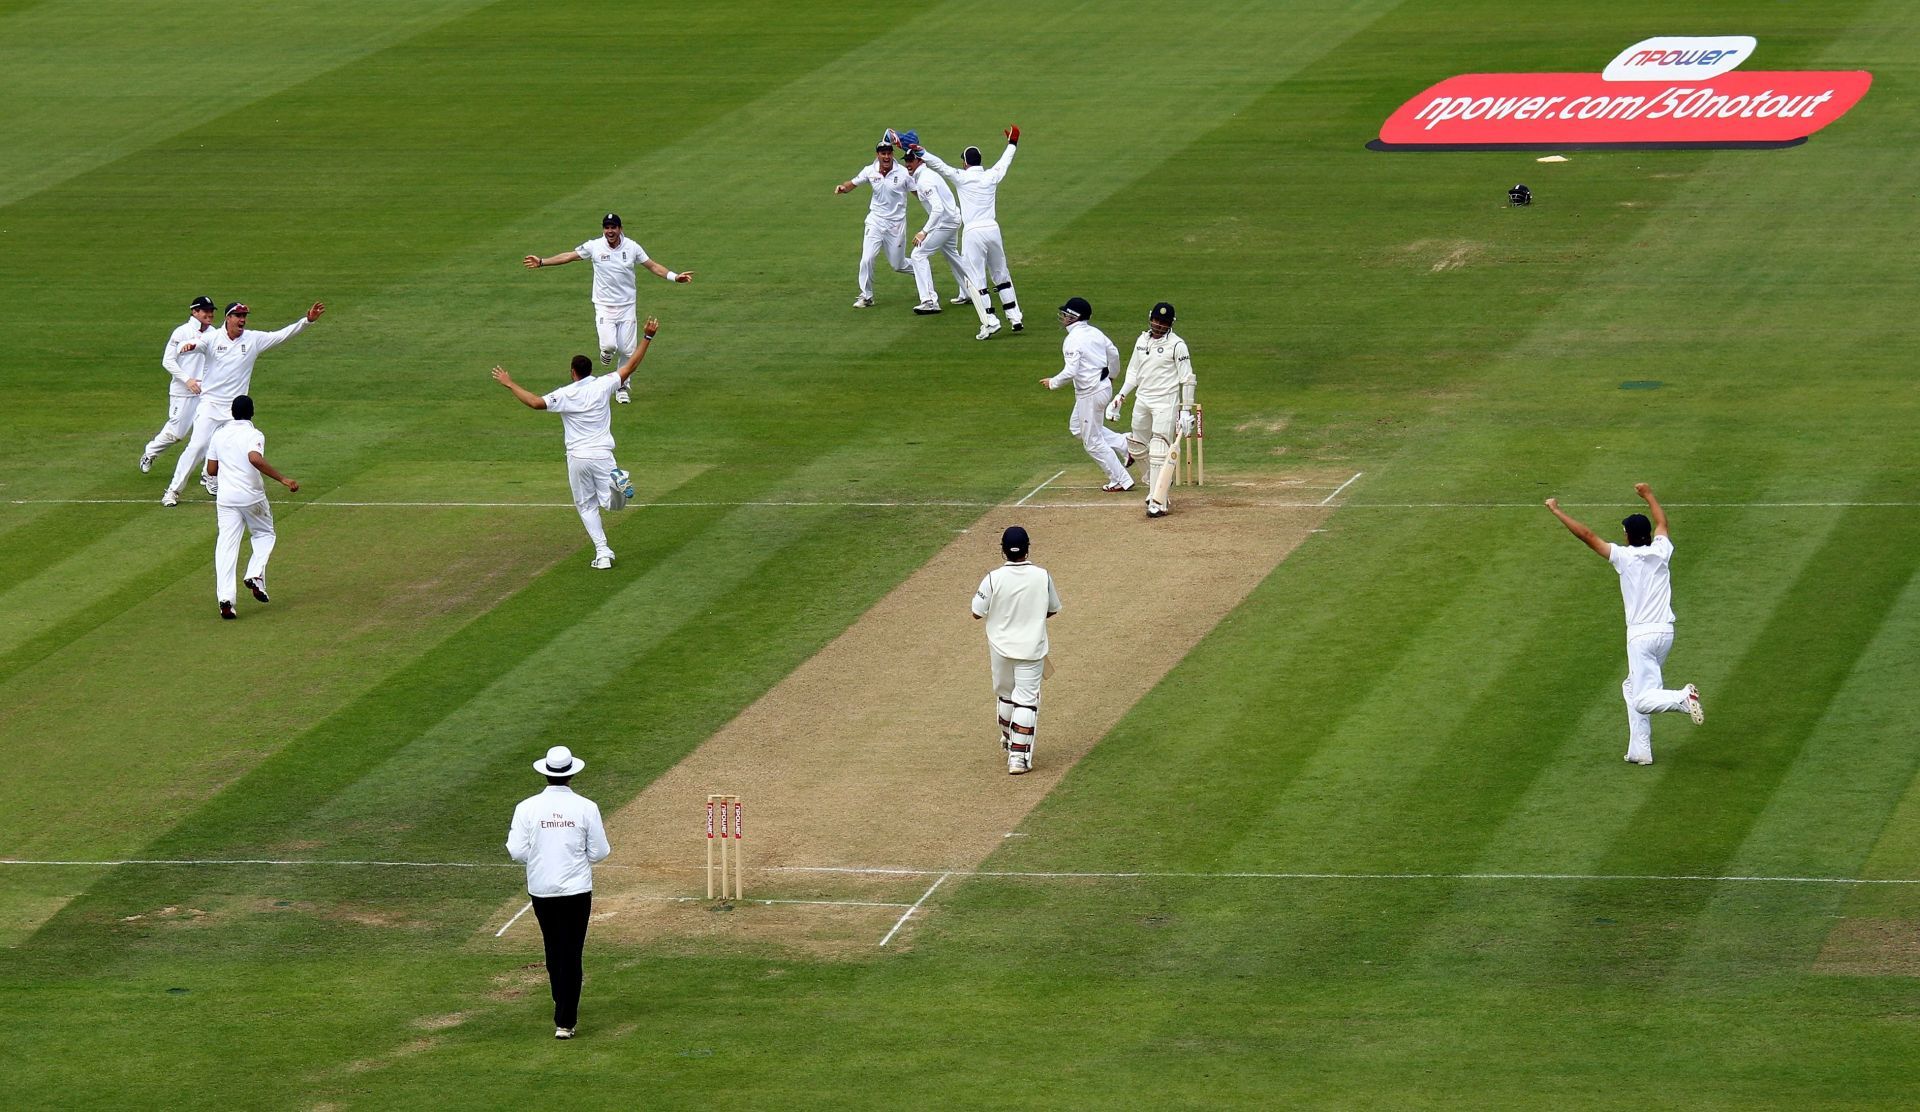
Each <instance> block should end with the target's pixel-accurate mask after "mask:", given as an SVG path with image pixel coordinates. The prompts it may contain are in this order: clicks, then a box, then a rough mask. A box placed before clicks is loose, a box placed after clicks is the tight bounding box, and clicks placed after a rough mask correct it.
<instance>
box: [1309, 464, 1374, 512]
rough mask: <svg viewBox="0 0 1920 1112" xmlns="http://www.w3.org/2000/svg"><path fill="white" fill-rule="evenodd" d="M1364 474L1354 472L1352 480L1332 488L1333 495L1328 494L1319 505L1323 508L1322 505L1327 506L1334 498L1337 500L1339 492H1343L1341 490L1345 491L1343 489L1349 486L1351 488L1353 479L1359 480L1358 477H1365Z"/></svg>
mask: <svg viewBox="0 0 1920 1112" xmlns="http://www.w3.org/2000/svg"><path fill="white" fill-rule="evenodd" d="M1365 474H1366V472H1365V471H1355V472H1354V473H1353V479H1348V480H1347V481H1346V482H1344V483H1341V484H1340V485H1339V486H1337V487H1334V488H1333V493H1332V494H1329V495H1327V496H1326V497H1325V498H1324V499H1322V500H1321V501H1320V504H1321V505H1322V506H1324V505H1326V504H1327V503H1328V502H1331V501H1333V500H1334V499H1335V498H1338V497H1340V492H1341V491H1343V490H1345V489H1347V488H1348V487H1350V486H1352V485H1353V482H1354V479H1358V478H1359V477H1360V476H1362V475H1365Z"/></svg>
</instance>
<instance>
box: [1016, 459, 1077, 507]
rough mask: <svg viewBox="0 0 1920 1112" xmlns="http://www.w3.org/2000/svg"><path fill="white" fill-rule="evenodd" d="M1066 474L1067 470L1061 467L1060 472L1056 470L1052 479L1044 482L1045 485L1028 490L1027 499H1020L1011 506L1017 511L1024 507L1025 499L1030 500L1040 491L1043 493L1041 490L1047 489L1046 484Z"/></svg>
mask: <svg viewBox="0 0 1920 1112" xmlns="http://www.w3.org/2000/svg"><path fill="white" fill-rule="evenodd" d="M1066 473H1067V469H1066V468H1064V467H1062V468H1061V469H1060V470H1058V471H1055V472H1054V473H1053V478H1050V479H1048V480H1047V481H1046V482H1045V483H1041V484H1040V485H1039V486H1037V487H1034V488H1033V489H1032V490H1030V491H1028V492H1027V497H1026V498H1022V499H1020V501H1018V502H1015V503H1014V504H1013V507H1014V509H1019V508H1020V507H1021V506H1024V505H1026V504H1027V498H1032V497H1033V496H1034V495H1036V494H1038V493H1040V492H1041V491H1043V490H1045V489H1047V484H1048V483H1051V482H1053V480H1054V479H1058V478H1059V477H1060V476H1062V475H1065V474H1066Z"/></svg>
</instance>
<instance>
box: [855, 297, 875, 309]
mask: <svg viewBox="0 0 1920 1112" xmlns="http://www.w3.org/2000/svg"><path fill="white" fill-rule="evenodd" d="M853 307H854V308H856V309H871V308H873V298H871V297H868V296H867V295H866V294H864V293H863V294H861V295H860V296H859V297H856V298H854V299H853Z"/></svg>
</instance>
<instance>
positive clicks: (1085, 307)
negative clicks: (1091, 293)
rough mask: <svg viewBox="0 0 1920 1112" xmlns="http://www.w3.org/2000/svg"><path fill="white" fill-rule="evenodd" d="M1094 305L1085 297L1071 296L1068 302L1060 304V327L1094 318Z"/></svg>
mask: <svg viewBox="0 0 1920 1112" xmlns="http://www.w3.org/2000/svg"><path fill="white" fill-rule="evenodd" d="M1092 319H1093V306H1092V305H1089V304H1087V299H1086V298H1084V297H1069V298H1067V303H1066V304H1065V305H1062V306H1060V327H1062V328H1065V327H1066V326H1068V325H1070V324H1072V323H1073V322H1074V321H1079V320H1092Z"/></svg>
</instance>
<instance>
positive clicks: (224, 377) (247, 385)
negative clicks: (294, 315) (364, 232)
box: [160, 301, 327, 506]
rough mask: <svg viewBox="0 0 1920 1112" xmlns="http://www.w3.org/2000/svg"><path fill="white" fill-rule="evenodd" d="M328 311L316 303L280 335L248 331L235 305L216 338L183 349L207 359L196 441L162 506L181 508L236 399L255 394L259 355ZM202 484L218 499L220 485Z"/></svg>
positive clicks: (242, 309) (242, 307)
mask: <svg viewBox="0 0 1920 1112" xmlns="http://www.w3.org/2000/svg"><path fill="white" fill-rule="evenodd" d="M326 311H327V307H326V305H324V304H322V303H321V302H318V301H316V302H314V303H313V308H311V309H308V310H307V315H306V316H304V317H301V318H300V319H298V320H296V321H294V322H293V323H292V324H289V325H287V326H286V327H285V328H282V329H280V330H279V331H278V332H255V331H252V330H251V329H249V328H248V327H247V313H248V309H247V306H246V303H245V302H242V301H235V302H233V303H232V304H230V305H228V306H227V323H226V327H225V328H222V329H219V330H217V331H213V332H211V333H208V334H207V335H210V336H211V337H212V339H208V338H207V335H203V336H201V337H200V338H199V339H196V340H191V341H189V342H187V343H184V344H182V345H180V350H181V351H182V352H191V351H198V352H202V353H203V355H204V359H203V362H202V364H201V371H200V406H199V409H198V410H197V411H196V412H195V413H194V415H193V438H192V439H190V440H188V441H187V449H186V451H184V452H181V453H180V459H179V461H178V462H177V463H175V464H174V468H173V478H172V479H171V480H170V481H169V482H168V483H167V489H166V493H164V494H162V495H161V496H160V504H161V505H162V506H177V505H179V504H180V492H181V491H183V490H185V489H186V488H187V476H188V475H189V474H190V473H191V472H192V471H193V469H194V468H195V467H197V466H199V465H200V464H201V463H202V462H204V461H205V460H206V458H207V445H208V444H209V443H211V442H212V440H213V434H214V433H216V432H218V431H220V426H222V425H224V424H226V423H227V422H228V421H231V420H233V399H235V398H237V397H239V396H240V395H242V394H251V393H252V392H253V364H254V362H255V361H256V360H258V359H259V358H260V354H261V353H262V352H264V351H266V350H268V349H269V348H274V347H278V346H280V345H281V344H284V343H286V342H287V341H288V340H291V339H293V338H294V337H295V336H298V335H299V334H300V333H301V331H302V330H304V329H305V328H306V327H307V325H309V324H312V323H313V322H314V321H317V320H319V319H320V314H322V313H324V312H326ZM200 484H201V485H202V486H204V487H206V488H207V493H208V494H211V495H214V496H215V497H218V496H219V493H220V484H219V482H218V480H216V479H215V478H214V477H213V476H211V475H205V474H203V475H201V476H200Z"/></svg>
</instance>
